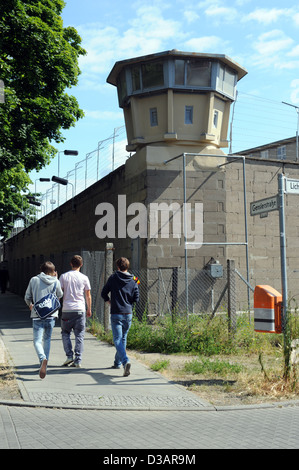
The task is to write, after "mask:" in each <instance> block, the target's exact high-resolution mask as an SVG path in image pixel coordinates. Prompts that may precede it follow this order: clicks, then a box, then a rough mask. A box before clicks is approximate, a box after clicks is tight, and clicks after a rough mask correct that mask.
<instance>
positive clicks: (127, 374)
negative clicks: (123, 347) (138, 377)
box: [123, 362, 131, 377]
mask: <svg viewBox="0 0 299 470" xmlns="http://www.w3.org/2000/svg"><path fill="white" fill-rule="evenodd" d="M130 370H131V363H130V362H127V363H126V365H125V370H124V375H123V376H124V377H128V376H129V375H130Z"/></svg>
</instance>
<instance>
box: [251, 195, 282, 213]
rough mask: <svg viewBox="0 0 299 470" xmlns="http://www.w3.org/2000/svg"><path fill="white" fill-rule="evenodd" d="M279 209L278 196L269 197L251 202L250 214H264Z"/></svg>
mask: <svg viewBox="0 0 299 470" xmlns="http://www.w3.org/2000/svg"><path fill="white" fill-rule="evenodd" d="M276 210H278V197H277V195H276V196H273V197H267V198H266V199H260V200H259V201H254V202H251V203H250V215H258V214H263V213H265V212H270V211H276Z"/></svg>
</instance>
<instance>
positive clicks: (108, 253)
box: [104, 243, 114, 332]
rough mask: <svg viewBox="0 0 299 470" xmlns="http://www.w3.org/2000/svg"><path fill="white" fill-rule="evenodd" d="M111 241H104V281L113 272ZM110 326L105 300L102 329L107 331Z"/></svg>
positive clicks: (107, 305) (108, 310)
mask: <svg viewBox="0 0 299 470" xmlns="http://www.w3.org/2000/svg"><path fill="white" fill-rule="evenodd" d="M113 250H114V247H113V243H106V250H105V283H106V282H107V281H108V278H109V276H111V274H112V272H113ZM109 327H110V305H109V303H108V302H105V309H104V330H105V331H106V332H107V331H108V330H109Z"/></svg>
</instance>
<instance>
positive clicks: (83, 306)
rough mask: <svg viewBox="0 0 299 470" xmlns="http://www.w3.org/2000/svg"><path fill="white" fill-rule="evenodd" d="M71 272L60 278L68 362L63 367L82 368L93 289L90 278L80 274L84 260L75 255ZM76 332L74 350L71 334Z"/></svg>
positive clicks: (63, 333)
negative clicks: (86, 324) (86, 325)
mask: <svg viewBox="0 0 299 470" xmlns="http://www.w3.org/2000/svg"><path fill="white" fill-rule="evenodd" d="M70 264H71V268H72V269H71V270H70V271H68V272H66V273H64V274H62V275H61V276H60V278H59V280H60V284H61V287H62V290H63V306H62V317H61V335H62V343H63V348H64V352H65V354H66V360H65V361H64V363H63V364H62V365H63V366H69V365H71V367H78V368H80V367H81V361H82V353H83V345H84V334H85V323H86V316H87V317H91V292H90V290H91V287H90V282H89V279H88V277H87V276H86V275H85V274H83V273H81V272H80V269H81V267H82V266H83V259H82V257H81V256H79V255H75V256H73V257H72V259H71V263H70ZM72 331H74V335H75V347H74V350H73V346H72V341H71V332H72Z"/></svg>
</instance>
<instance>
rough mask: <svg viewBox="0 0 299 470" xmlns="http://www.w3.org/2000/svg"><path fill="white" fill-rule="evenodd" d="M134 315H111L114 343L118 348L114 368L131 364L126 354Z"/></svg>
mask: <svg viewBox="0 0 299 470" xmlns="http://www.w3.org/2000/svg"><path fill="white" fill-rule="evenodd" d="M132 316H133V315H132V314H125V315H121V314H115V313H113V314H111V329H112V334H113V342H114V346H115V347H116V354H115V358H114V366H115V367H120V366H121V364H122V365H123V366H125V365H126V363H127V362H130V360H129V358H128V356H127V354H126V346H127V336H128V332H129V329H130V326H131V323H132Z"/></svg>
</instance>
